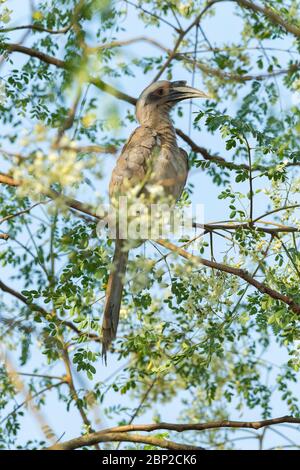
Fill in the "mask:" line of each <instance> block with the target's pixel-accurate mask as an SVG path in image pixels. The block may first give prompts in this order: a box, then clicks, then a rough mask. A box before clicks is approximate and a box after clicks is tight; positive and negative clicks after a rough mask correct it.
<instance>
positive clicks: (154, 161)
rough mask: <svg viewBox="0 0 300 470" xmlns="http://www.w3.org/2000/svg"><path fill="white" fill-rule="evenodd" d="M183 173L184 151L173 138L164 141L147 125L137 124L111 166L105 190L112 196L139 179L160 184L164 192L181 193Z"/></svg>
mask: <svg viewBox="0 0 300 470" xmlns="http://www.w3.org/2000/svg"><path fill="white" fill-rule="evenodd" d="M186 177H187V156H186V152H184V151H183V150H182V149H179V148H178V146H177V144H176V140H175V142H174V143H171V144H166V143H164V142H163V141H162V138H161V136H160V135H159V134H158V133H157V132H155V131H153V130H152V129H150V128H147V127H143V126H142V127H138V128H137V129H136V130H135V131H134V132H133V133H132V134H131V136H130V137H129V139H128V141H127V142H126V144H125V146H124V147H123V149H122V152H121V155H120V156H119V158H118V160H117V163H116V166H115V168H114V170H113V173H112V177H111V181H110V186H109V193H110V197H111V198H113V197H115V196H117V195H121V194H122V195H124V194H126V193H127V192H128V190H129V189H130V188H134V187H135V186H136V185H137V184H139V183H142V184H144V183H146V184H145V186H146V185H147V186H148V187H149V185H151V184H155V185H159V184H160V185H162V187H163V188H164V190H165V193H166V194H171V195H172V196H174V197H175V198H176V199H178V198H179V197H180V195H181V192H182V190H183V187H184V185H185V181H186Z"/></svg>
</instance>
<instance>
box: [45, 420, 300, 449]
mask: <svg viewBox="0 0 300 470" xmlns="http://www.w3.org/2000/svg"><path fill="white" fill-rule="evenodd" d="M283 423H293V424H300V418H294V417H293V416H281V417H279V418H272V419H265V420H260V421H229V420H223V421H211V422H208V423H183V424H175V423H164V422H162V423H151V424H127V425H124V426H115V427H113V428H108V429H104V430H102V431H98V432H95V433H92V434H88V435H85V436H80V437H78V438H75V439H71V440H70V441H66V442H63V443H60V444H56V445H54V446H51V447H48V450H72V449H77V448H79V447H83V446H89V445H93V444H95V443H96V442H97V443H98V442H112V441H119V442H140V443H143V444H151V445H155V446H158V447H163V448H166V449H172V450H176V449H186V450H194V449H198V450H199V449H200V450H204V449H203V448H201V447H194V446H187V445H185V444H178V443H175V442H171V441H166V440H164V439H160V438H156V437H153V436H151V437H147V436H143V435H138V434H135V435H130V434H128V433H130V432H135V431H139V432H153V431H161V430H164V431H176V432H184V431H205V430H209V429H220V428H232V429H255V430H258V429H261V428H264V427H267V426H274V425H276V424H283Z"/></svg>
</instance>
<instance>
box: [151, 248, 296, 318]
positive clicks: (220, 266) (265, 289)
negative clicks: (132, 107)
mask: <svg viewBox="0 0 300 470" xmlns="http://www.w3.org/2000/svg"><path fill="white" fill-rule="evenodd" d="M156 242H157V243H158V244H159V245H161V246H164V247H165V248H167V249H169V250H171V251H173V252H174V253H177V254H179V255H180V256H182V257H183V258H185V259H188V260H190V261H192V262H193V263H195V264H201V265H203V266H206V267H208V268H212V269H217V270H218V271H222V272H225V273H228V274H233V275H234V276H237V277H239V278H241V279H243V280H244V281H246V282H247V283H248V284H250V285H252V286H253V287H255V288H256V289H257V290H259V291H260V292H261V293H262V294H268V295H269V296H270V297H272V298H273V299H275V300H279V301H281V302H283V303H285V304H286V305H288V306H289V308H290V309H291V311H292V312H294V313H296V314H297V315H300V305H299V304H297V303H296V302H295V301H294V300H293V299H292V298H291V297H288V296H287V295H284V294H281V293H280V292H278V291H276V290H274V289H272V288H271V287H269V286H268V285H266V284H264V283H263V282H259V281H257V280H256V279H255V278H254V277H252V276H251V275H250V274H249V273H248V271H246V270H244V269H239V268H234V267H233V266H228V265H227V264H224V263H216V262H215V261H210V260H207V259H205V258H201V257H200V256H195V255H192V254H191V253H188V252H187V251H185V250H183V249H182V248H180V247H177V246H176V245H174V244H173V243H170V242H168V241H165V240H156Z"/></svg>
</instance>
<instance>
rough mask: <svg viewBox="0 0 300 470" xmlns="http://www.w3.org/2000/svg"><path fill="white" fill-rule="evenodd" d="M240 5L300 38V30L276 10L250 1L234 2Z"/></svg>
mask: <svg viewBox="0 0 300 470" xmlns="http://www.w3.org/2000/svg"><path fill="white" fill-rule="evenodd" d="M234 1H235V2H236V3H237V4H238V5H240V6H241V7H244V8H246V9H248V10H252V11H255V12H256V13H262V14H263V15H264V16H265V17H266V18H268V19H269V20H270V21H271V23H273V24H275V25H278V26H281V27H282V28H283V29H284V30H285V31H286V32H288V33H291V34H293V35H294V36H296V37H298V38H299V37H300V28H299V27H298V26H296V25H294V24H292V23H291V22H290V21H287V20H285V19H284V18H282V16H280V15H279V14H278V13H276V11H275V9H274V8H269V7H267V6H262V5H257V3H253V2H251V1H249V0H234Z"/></svg>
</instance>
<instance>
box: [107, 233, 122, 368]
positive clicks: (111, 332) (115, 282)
mask: <svg viewBox="0 0 300 470" xmlns="http://www.w3.org/2000/svg"><path fill="white" fill-rule="evenodd" d="M123 245H124V242H123V241H122V240H116V246H115V253H114V257H113V267H112V270H111V272H110V275H109V278H108V283H107V288H106V301H105V306H104V316H103V322H102V357H103V358H104V361H105V363H106V355H107V350H108V349H109V346H110V344H111V342H112V341H113V340H114V339H115V337H116V334H117V328H118V323H119V315H120V307H121V300H122V292H123V283H124V276H125V273H126V265H127V260H128V253H127V252H125V251H124V250H123Z"/></svg>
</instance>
